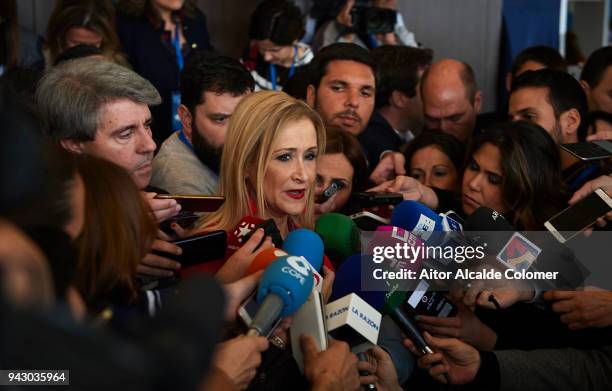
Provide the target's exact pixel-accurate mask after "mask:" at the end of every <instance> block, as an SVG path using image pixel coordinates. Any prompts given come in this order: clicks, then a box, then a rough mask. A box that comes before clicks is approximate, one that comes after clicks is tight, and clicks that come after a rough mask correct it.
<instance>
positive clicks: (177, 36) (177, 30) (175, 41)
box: [172, 23, 185, 72]
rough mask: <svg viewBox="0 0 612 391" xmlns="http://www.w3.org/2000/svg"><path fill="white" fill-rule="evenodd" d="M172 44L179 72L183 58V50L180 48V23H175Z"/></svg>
mask: <svg viewBox="0 0 612 391" xmlns="http://www.w3.org/2000/svg"><path fill="white" fill-rule="evenodd" d="M172 44H173V46H174V52H175V53H176V65H178V69H179V72H180V71H182V70H183V66H184V63H185V60H184V59H183V51H182V50H181V34H180V24H178V23H177V25H176V28H175V30H174V39H173V40H172Z"/></svg>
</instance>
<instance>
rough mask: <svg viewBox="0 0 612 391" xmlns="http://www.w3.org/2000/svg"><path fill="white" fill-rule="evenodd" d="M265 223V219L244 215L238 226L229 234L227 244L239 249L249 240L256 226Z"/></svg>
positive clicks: (231, 247) (233, 248)
mask: <svg viewBox="0 0 612 391" xmlns="http://www.w3.org/2000/svg"><path fill="white" fill-rule="evenodd" d="M261 223H263V220H262V219H260V218H259V217H255V216H244V217H243V218H242V219H241V220H240V222H239V223H238V225H237V226H236V228H234V230H233V231H230V232H229V233H228V235H227V246H228V247H229V248H230V249H232V250H237V249H239V248H240V247H242V245H243V244H244V243H245V242H246V241H247V240H248V235H249V233H250V232H251V231H253V230H254V229H255V227H256V226H257V225H259V224H261Z"/></svg>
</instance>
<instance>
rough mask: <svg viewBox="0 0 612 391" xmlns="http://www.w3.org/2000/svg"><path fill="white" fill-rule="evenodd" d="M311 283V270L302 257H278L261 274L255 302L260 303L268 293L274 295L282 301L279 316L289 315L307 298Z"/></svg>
mask: <svg viewBox="0 0 612 391" xmlns="http://www.w3.org/2000/svg"><path fill="white" fill-rule="evenodd" d="M313 285H314V278H313V275H312V271H311V270H310V266H309V265H307V261H306V260H305V259H304V258H302V257H294V256H285V257H280V258H278V259H277V260H276V261H275V262H272V263H271V264H270V265H269V266H268V267H267V268H266V270H265V271H264V273H263V275H262V276H261V280H260V281H259V288H258V290H257V302H258V303H262V302H263V301H264V299H265V298H266V296H268V295H269V294H273V295H276V296H278V297H280V298H281V300H282V301H283V309H282V311H281V313H280V316H287V315H291V314H292V313H294V312H295V311H297V310H298V309H299V308H300V307H301V306H302V305H303V304H304V303H305V302H306V300H308V297H309V296H310V293H311V292H312V288H313Z"/></svg>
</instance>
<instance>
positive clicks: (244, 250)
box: [215, 228, 274, 284]
mask: <svg viewBox="0 0 612 391" xmlns="http://www.w3.org/2000/svg"><path fill="white" fill-rule="evenodd" d="M263 236H264V230H263V229H262V228H258V229H257V230H256V231H255V232H254V233H253V235H251V237H250V238H249V240H247V241H246V243H245V244H244V245H243V246H242V247H240V248H239V249H238V251H236V252H235V253H234V254H233V255H232V256H231V257H229V258H228V259H227V261H225V263H224V264H223V266H221V269H219V271H218V272H217V274H216V275H215V278H216V279H217V280H218V281H219V282H222V283H224V284H229V283H230V282H233V281H236V280H238V279H239V278H242V276H244V273H245V272H246V271H247V269H248V267H249V265H250V264H251V262H252V261H253V259H254V258H255V257H256V256H257V255H258V254H259V253H260V252H262V251H263V250H266V249H268V248H272V247H274V244H272V238H271V237H269V236H268V237H266V239H265V240H264V242H263V243H262V245H261V246H260V247H259V248H258V249H257V251H255V248H256V247H257V245H259V243H260V242H261V240H262V239H263Z"/></svg>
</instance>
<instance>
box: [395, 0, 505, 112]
mask: <svg viewBox="0 0 612 391" xmlns="http://www.w3.org/2000/svg"><path fill="white" fill-rule="evenodd" d="M397 4H398V8H399V10H400V12H401V13H402V15H403V16H404V21H405V22H406V27H408V29H409V30H411V31H412V32H414V33H415V35H416V38H417V41H419V42H421V43H422V44H423V45H424V46H426V47H429V48H432V49H433V50H434V56H435V59H440V58H448V57H450V58H455V59H458V60H462V61H465V62H466V63H468V64H470V65H471V66H472V68H474V73H475V74H476V79H477V82H478V86H479V87H480V88H481V90H482V92H483V98H484V101H483V111H490V110H493V109H494V108H495V105H496V102H497V92H496V86H497V71H498V69H497V68H498V58H499V45H500V39H501V24H502V0H460V1H457V0H399V1H398V2H397Z"/></svg>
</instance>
